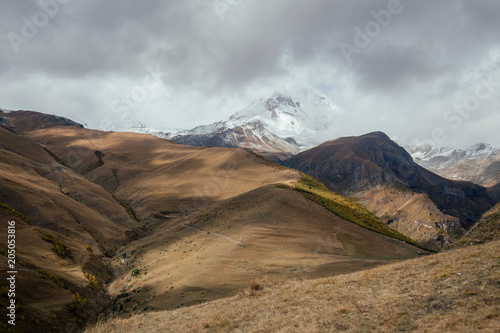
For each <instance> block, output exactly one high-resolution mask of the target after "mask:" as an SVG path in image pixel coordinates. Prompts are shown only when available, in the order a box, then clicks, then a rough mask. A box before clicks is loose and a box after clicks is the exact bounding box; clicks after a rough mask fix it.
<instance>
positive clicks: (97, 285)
mask: <svg viewBox="0 0 500 333" xmlns="http://www.w3.org/2000/svg"><path fill="white" fill-rule="evenodd" d="M85 277H86V278H87V279H88V280H89V282H90V285H91V286H92V287H95V288H97V289H101V284H100V283H99V281H97V278H96V277H95V276H94V275H92V274H90V273H85Z"/></svg>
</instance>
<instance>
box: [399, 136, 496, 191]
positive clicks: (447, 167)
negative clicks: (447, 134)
mask: <svg viewBox="0 0 500 333" xmlns="http://www.w3.org/2000/svg"><path fill="white" fill-rule="evenodd" d="M404 148H405V149H406V151H408V153H410V155H411V156H412V157H413V159H414V161H415V162H416V163H418V164H419V165H421V166H422V167H424V168H426V169H428V170H430V171H432V172H435V173H437V174H439V175H441V176H443V177H445V178H449V179H459V180H468V181H472V182H475V183H477V184H481V185H485V186H491V185H494V184H495V183H497V182H498V181H500V172H499V171H500V148H495V147H493V146H491V145H490V144H487V143H478V144H475V145H473V146H471V147H469V148H467V149H455V148H449V147H432V146H429V145H422V146H405V147H404Z"/></svg>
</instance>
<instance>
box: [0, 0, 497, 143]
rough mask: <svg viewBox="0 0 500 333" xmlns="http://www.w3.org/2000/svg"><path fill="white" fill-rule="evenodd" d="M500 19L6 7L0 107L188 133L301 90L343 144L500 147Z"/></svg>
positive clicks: (229, 3) (443, 6)
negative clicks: (310, 91) (318, 96)
mask: <svg viewBox="0 0 500 333" xmlns="http://www.w3.org/2000/svg"><path fill="white" fill-rule="evenodd" d="M499 17H500V1H497V0H491V1H466V0H463V1H457V0H453V1H430V0H429V1H425V0H422V1H411V0H401V1H396V0H382V1H372V0H370V1H353V0H345V1H334V0H332V1H328V0H307V1H303V0H267V1H264V0H183V1H181V0H175V1H173V0H172V1H168V0H150V1H137V0H135V1H132V0H119V1H118V0H107V1H97V0H85V1H77V0H42V1H34V0H31V1H30V0H23V1H18V0H2V1H1V2H0V27H1V39H0V43H1V48H0V84H1V90H0V108H4V109H13V110H18V109H30V110H36V111H41V112H45V113H52V114H58V115H63V116H66V117H69V118H72V119H74V120H77V121H80V122H85V123H87V124H88V126H89V127H91V128H99V127H103V126H106V124H109V122H111V121H115V120H116V121H118V119H120V118H122V119H123V118H125V116H124V114H125V115H126V116H127V117H130V118H132V119H134V120H137V121H140V122H143V123H145V124H146V125H147V126H150V127H155V128H158V127H166V128H191V127H194V126H196V125H201V124H207V123H211V122H214V121H217V120H222V119H225V118H226V117H228V116H229V115H231V114H232V113H234V112H236V111H239V110H240V109H242V108H244V107H246V106H247V105H248V104H249V103H250V102H251V101H252V100H253V99H255V98H264V97H268V95H269V94H270V93H271V92H272V91H274V90H276V89H280V88H282V87H286V86H287V85H290V84H300V85H304V86H310V87H313V88H315V89H317V90H319V91H321V92H322V93H324V94H325V95H327V96H328V97H330V98H331V99H332V101H333V102H334V103H336V104H337V105H339V106H340V107H341V108H342V109H343V110H344V111H345V112H344V113H343V114H342V115H339V116H338V120H337V123H336V125H335V126H334V128H333V129H332V134H331V136H332V139H333V138H336V137H339V136H346V135H360V134H363V133H366V132H369V131H374V130H381V131H384V132H386V133H387V134H388V135H389V136H391V137H392V138H397V139H398V140H399V141H400V142H403V143H405V142H414V141H427V142H430V141H432V142H433V143H434V144H436V145H444V146H457V147H458V146H466V145H471V144H474V143H477V142H489V143H491V144H493V145H495V146H498V147H500V134H499V133H500V131H499V127H500V112H499V105H500V33H499V31H500V19H499Z"/></svg>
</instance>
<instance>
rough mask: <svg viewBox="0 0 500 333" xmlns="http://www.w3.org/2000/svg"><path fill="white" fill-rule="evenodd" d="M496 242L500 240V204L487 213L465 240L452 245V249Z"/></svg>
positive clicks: (462, 239)
mask: <svg viewBox="0 0 500 333" xmlns="http://www.w3.org/2000/svg"><path fill="white" fill-rule="evenodd" d="M496 240H500V204H497V205H496V206H495V207H493V208H492V209H491V210H490V211H488V212H486V214H484V216H483V217H482V218H481V220H480V221H479V222H477V223H476V225H475V226H474V227H473V228H472V229H471V230H469V232H467V234H466V235H465V236H464V237H463V238H461V239H460V240H459V241H457V242H455V243H453V244H451V246H450V248H459V247H465V246H469V245H476V244H484V243H488V242H491V241H496Z"/></svg>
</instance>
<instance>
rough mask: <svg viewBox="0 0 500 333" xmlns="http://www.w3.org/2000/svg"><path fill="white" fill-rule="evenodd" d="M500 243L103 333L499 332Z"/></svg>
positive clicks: (114, 323) (274, 289) (251, 295)
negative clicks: (499, 253)
mask: <svg viewBox="0 0 500 333" xmlns="http://www.w3.org/2000/svg"><path fill="white" fill-rule="evenodd" d="M499 248H500V241H496V242H491V243H488V244H484V245H478V246H475V247H469V248H465V249H458V250H454V251H449V252H445V253H440V254H437V255H433V256H428V257H422V258H418V259H414V260H409V261H405V262H401V263H396V264H392V265H387V266H382V267H378V268H375V269H371V270H367V271H362V272H358V273H351V274H346V275H340V276H335V277H332V278H325V279H318V280H309V281H289V282H286V283H283V284H276V283H272V282H271V281H269V280H263V281H256V282H254V283H253V284H252V285H251V286H250V287H249V289H248V290H246V291H245V292H242V293H240V294H239V295H238V296H235V297H232V298H227V299H223V300H219V301H214V302H210V303H205V304H202V305H198V306H193V307H190V308H183V309H178V310H175V311H163V312H151V313H142V314H138V315H135V316H132V317H130V318H128V319H123V318H114V319H110V320H108V321H102V322H100V323H98V324H97V325H95V326H93V327H90V328H88V329H87V330H86V332H87V333H98V332H99V333H100V332H333V331H347V332H399V331H418V332H476V331H483V332H499V329H498V328H499V327H500V297H499V295H500V283H499V281H500V270H499V267H500V264H499V259H500V257H499V255H498V250H499Z"/></svg>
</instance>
